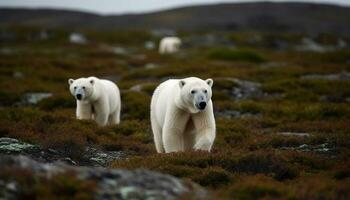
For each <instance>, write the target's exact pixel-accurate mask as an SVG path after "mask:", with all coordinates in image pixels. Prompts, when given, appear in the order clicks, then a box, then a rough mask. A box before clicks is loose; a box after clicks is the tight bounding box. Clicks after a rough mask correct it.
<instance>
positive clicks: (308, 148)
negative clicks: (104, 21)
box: [280, 143, 337, 156]
mask: <svg viewBox="0 0 350 200" xmlns="http://www.w3.org/2000/svg"><path fill="white" fill-rule="evenodd" d="M280 149H282V150H291V151H301V152H314V153H319V154H325V155H331V156H332V155H335V154H336V153H337V151H336V148H335V147H332V146H330V145H329V144H328V143H323V144H319V145H308V144H302V145H299V146H297V147H281V148H280Z"/></svg>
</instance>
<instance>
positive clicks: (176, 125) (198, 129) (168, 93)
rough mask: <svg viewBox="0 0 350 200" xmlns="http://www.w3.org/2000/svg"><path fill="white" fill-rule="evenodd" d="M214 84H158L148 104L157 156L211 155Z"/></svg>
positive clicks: (179, 81)
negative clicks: (173, 153)
mask: <svg viewBox="0 0 350 200" xmlns="http://www.w3.org/2000/svg"><path fill="white" fill-rule="evenodd" d="M212 85H213V80H212V79H207V80H202V79H199V78H196V77H190V78H185V79H170V80H167V81H165V82H163V83H161V84H160V85H159V86H158V87H157V88H156V90H155V91H154V94H153V96H152V100H151V125H152V131H153V136H154V143H155V146H156V149H157V152H158V153H164V152H165V153H169V152H178V151H188V150H192V149H194V150H204V151H210V150H211V147H212V145H213V143H214V140H215V135H216V133H215V129H216V127H215V126H216V125H215V118H214V113H213V103H212V100H211V96H212V90H211V88H212Z"/></svg>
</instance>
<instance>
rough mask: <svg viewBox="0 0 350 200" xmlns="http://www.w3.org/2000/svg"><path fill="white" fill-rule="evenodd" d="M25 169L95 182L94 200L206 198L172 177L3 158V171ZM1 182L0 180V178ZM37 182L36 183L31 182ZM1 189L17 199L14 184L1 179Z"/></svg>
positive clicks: (39, 174)
mask: <svg viewBox="0 0 350 200" xmlns="http://www.w3.org/2000/svg"><path fill="white" fill-rule="evenodd" d="M5 168H7V169H11V168H16V169H17V170H18V169H25V170H26V171H27V174H28V172H29V174H30V176H33V177H36V178H40V177H46V178H47V177H48V178H49V179H50V177H54V176H55V175H58V174H62V173H65V172H73V174H74V175H75V176H76V178H78V179H79V180H82V181H90V182H95V183H96V186H97V190H96V193H95V199H107V200H108V199H121V200H123V199H135V200H137V199H154V200H157V199H160V200H161V199H177V198H180V197H181V196H183V195H186V194H191V197H194V198H204V197H205V196H206V192H205V191H204V190H203V189H201V188H200V187H199V186H197V185H195V184H193V183H190V182H186V183H185V182H184V181H182V180H180V179H178V178H175V177H173V176H170V175H166V174H161V173H158V172H153V171H149V170H145V169H137V170H133V171H130V170H124V169H105V168H94V167H74V166H70V165H66V164H63V163H51V164H48V163H40V162H37V161H34V160H32V159H30V158H28V157H25V156H0V170H2V169H5ZM0 178H1V177H0ZM31 180H35V179H31ZM0 185H2V186H6V187H5V188H4V189H3V190H2V191H1V193H2V194H0V195H2V196H3V197H4V198H5V199H8V198H10V196H6V195H11V198H13V196H16V193H17V191H20V190H21V189H22V188H19V187H20V185H18V184H17V183H16V182H15V181H11V182H8V181H7V180H1V179H0Z"/></svg>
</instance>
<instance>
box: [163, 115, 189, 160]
mask: <svg viewBox="0 0 350 200" xmlns="http://www.w3.org/2000/svg"><path fill="white" fill-rule="evenodd" d="M189 117H190V116H189V114H187V113H185V112H183V111H181V110H179V109H177V108H173V109H171V110H170V111H169V112H167V114H166V116H165V123H164V126H163V130H162V132H163V134H162V136H163V144H164V150H165V153H170V152H178V151H184V150H185V144H184V135H183V134H184V130H185V126H186V123H187V121H188V119H189Z"/></svg>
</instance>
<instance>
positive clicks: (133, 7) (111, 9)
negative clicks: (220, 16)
mask: <svg viewBox="0 0 350 200" xmlns="http://www.w3.org/2000/svg"><path fill="white" fill-rule="evenodd" d="M250 1H252V0H0V7H22V8H23V7H24V8H53V9H70V10H81V11H88V12H94V13H99V14H125V13H140V12H151V11H157V10H163V9H168V8H174V7H182V6H187V5H200V4H215V3H224V2H250ZM253 1H254V0H253ZM255 1H259V0H255ZM270 1H277V2H286V1H290V0H270ZM297 1H298V2H314V3H331V4H338V5H346V6H350V0H297Z"/></svg>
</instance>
